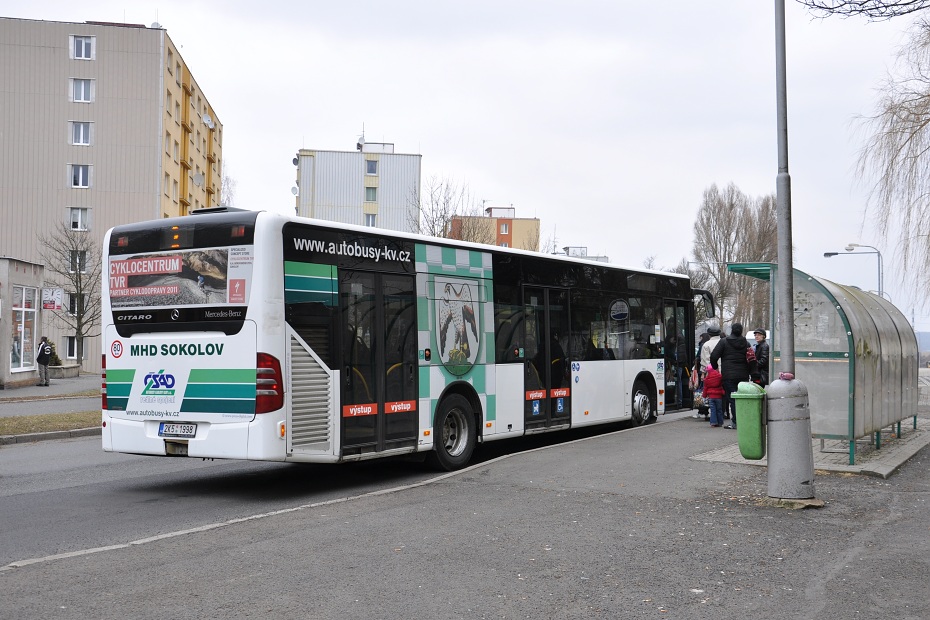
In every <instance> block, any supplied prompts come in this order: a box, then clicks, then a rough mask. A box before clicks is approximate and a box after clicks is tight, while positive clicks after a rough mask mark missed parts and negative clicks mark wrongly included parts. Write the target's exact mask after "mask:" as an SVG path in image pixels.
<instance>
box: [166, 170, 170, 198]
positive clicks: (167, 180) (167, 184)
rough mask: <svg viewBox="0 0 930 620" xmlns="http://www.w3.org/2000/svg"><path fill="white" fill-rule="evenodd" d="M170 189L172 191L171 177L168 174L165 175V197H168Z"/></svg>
mask: <svg viewBox="0 0 930 620" xmlns="http://www.w3.org/2000/svg"><path fill="white" fill-rule="evenodd" d="M170 189H171V176H170V175H169V174H168V173H167V172H166V173H165V188H164V192H165V196H167V195H168V190H170Z"/></svg>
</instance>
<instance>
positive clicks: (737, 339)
mask: <svg viewBox="0 0 930 620" xmlns="http://www.w3.org/2000/svg"><path fill="white" fill-rule="evenodd" d="M747 348H749V343H748V342H746V339H745V338H744V337H743V336H734V335H732V334H731V335H729V336H727V337H726V338H721V339H720V341H719V342H718V343H717V346H716V347H714V350H713V351H712V352H711V354H710V365H711V366H713V367H714V368H716V369H718V370H719V371H720V374H721V375H723V380H724V381H749V363H748V362H747V361H746V349H747ZM721 366H722V368H721Z"/></svg>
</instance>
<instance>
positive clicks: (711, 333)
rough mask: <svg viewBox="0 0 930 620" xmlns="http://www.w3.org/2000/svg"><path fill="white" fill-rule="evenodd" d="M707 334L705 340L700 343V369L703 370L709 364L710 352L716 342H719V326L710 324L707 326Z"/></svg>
mask: <svg viewBox="0 0 930 620" xmlns="http://www.w3.org/2000/svg"><path fill="white" fill-rule="evenodd" d="M707 335H708V338H707V342H705V343H704V344H703V345H701V353H700V356H701V370H704V369H705V368H707V367H708V366H709V365H710V354H711V353H713V351H714V348H715V347H716V346H717V343H718V342H720V328H719V327H717V326H716V325H711V326H710V327H708V328H707ZM705 372H706V371H705Z"/></svg>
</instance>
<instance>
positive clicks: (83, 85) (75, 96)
mask: <svg viewBox="0 0 930 620" xmlns="http://www.w3.org/2000/svg"><path fill="white" fill-rule="evenodd" d="M92 81H93V80H86V79H81V78H73V79H72V80H71V100H72V101H77V102H79V103H90V102H91V101H93V100H94V98H93V93H92V92H91V86H92V84H91V82H92Z"/></svg>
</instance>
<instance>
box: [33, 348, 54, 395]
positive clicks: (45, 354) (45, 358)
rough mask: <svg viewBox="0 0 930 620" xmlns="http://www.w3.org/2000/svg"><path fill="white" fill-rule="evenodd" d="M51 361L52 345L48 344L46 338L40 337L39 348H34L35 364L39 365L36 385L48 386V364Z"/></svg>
mask: <svg viewBox="0 0 930 620" xmlns="http://www.w3.org/2000/svg"><path fill="white" fill-rule="evenodd" d="M51 359H52V345H50V344H49V343H48V337H46V336H42V340H40V341H39V346H38V347H37V348H36V363H37V364H38V365H39V383H38V385H48V362H49V360H51Z"/></svg>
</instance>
